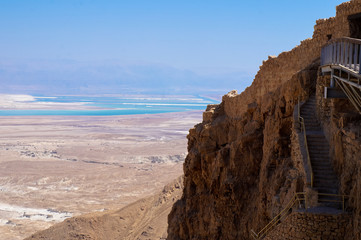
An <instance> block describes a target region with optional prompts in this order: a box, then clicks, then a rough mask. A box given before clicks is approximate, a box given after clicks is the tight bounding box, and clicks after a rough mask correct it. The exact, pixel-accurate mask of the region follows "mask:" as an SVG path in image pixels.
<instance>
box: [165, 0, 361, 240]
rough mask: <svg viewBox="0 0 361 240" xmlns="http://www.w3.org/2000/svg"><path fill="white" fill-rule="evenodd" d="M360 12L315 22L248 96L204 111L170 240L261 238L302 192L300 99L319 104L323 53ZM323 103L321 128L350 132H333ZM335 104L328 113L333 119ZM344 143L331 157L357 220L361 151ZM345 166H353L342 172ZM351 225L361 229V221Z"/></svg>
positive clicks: (353, 7)
mask: <svg viewBox="0 0 361 240" xmlns="http://www.w3.org/2000/svg"><path fill="white" fill-rule="evenodd" d="M360 12H361V1H359V0H357V1H351V2H347V3H344V4H341V5H340V6H338V7H337V15H336V17H334V18H331V19H328V20H319V21H317V24H316V26H315V31H314V35H313V38H312V39H308V40H305V41H303V42H301V44H300V46H297V47H296V48H294V49H293V50H291V51H289V52H285V53H282V54H280V55H279V56H278V57H276V58H273V57H269V59H268V60H267V61H265V62H264V63H263V65H262V66H261V67H260V70H259V72H258V73H257V75H256V77H255V80H254V82H253V84H252V85H251V86H250V87H249V88H247V89H246V90H245V91H244V92H243V93H241V94H237V93H236V92H235V91H232V92H230V93H228V94H227V95H225V96H224V97H223V99H222V102H221V104H219V105H213V106H209V107H208V108H207V110H206V111H205V112H204V115H203V122H202V123H200V124H198V125H196V126H195V127H194V128H193V129H191V130H190V133H189V135H188V156H187V158H186V161H185V163H184V174H185V176H184V185H185V187H184V191H183V196H182V198H181V200H179V201H178V202H177V203H176V204H175V205H174V206H173V210H172V212H171V214H170V215H169V217H168V223H169V227H168V239H250V230H251V229H254V230H259V229H260V228H261V227H263V226H264V225H265V224H266V223H267V222H268V221H269V220H270V219H272V218H273V217H274V216H275V215H276V214H277V213H278V212H279V211H280V210H281V209H282V208H283V207H284V206H285V204H286V203H287V202H288V201H289V200H290V199H291V197H293V195H294V193H295V192H296V191H303V189H304V186H305V182H306V176H305V171H304V169H303V165H302V163H301V162H300V160H299V158H298V157H295V155H297V154H294V153H295V152H296V151H297V148H299V146H296V145H295V144H294V141H292V139H293V136H292V125H293V112H294V107H295V105H296V104H297V102H298V98H300V100H301V101H302V100H307V98H308V97H309V96H310V95H312V94H315V92H316V89H317V96H318V99H320V96H321V93H319V91H321V90H320V89H321V88H320V86H319V85H317V86H316V83H317V81H321V80H320V79H319V80H317V78H318V77H317V73H318V67H319V57H320V53H321V47H322V45H323V44H325V43H326V42H327V41H328V38H329V36H331V37H332V38H337V37H343V36H349V32H350V28H349V25H348V20H347V17H348V16H349V15H351V14H355V13H360ZM322 101H328V100H319V101H318V108H319V112H320V114H319V115H320V120H321V121H322V123H324V127H325V128H326V127H327V126H331V125H332V126H333V128H334V129H339V130H338V132H342V131H344V132H345V129H344V128H343V129H341V128H339V127H340V126H339V125H337V124H335V122H337V120H336V119H337V118H338V115H337V114H335V115H334V116H333V117H332V118H331V121H329V120H327V121H325V119H326V118H327V117H325V116H324V115H322V114H323V113H322V111H323V110H324V108H323V107H322V106H324V105H327V104H326V103H324V102H322ZM339 101H340V100H339ZM336 103H337V101H336ZM336 103H335V104H336ZM329 104H330V103H329ZM335 104H333V103H332V104H331V105H332V106H329V108H330V109H331V110H329V112H332V111H333V110H332V109H334V108H335ZM343 104H344V105H347V106H348V107H347V108H344V109H349V111H351V112H352V111H354V110H352V109H351V108H349V103H348V102H343ZM336 105H337V104H336ZM327 122H329V123H327ZM350 122H352V121H350ZM350 124H351V123H350ZM359 126H360V125H358V129H359ZM346 128H347V127H346ZM348 128H349V127H348ZM331 132H333V130H331ZM329 135H330V134H329ZM331 135H332V134H331ZM339 135H340V134H338V135H336V136H335V135H332V136H329V139H330V144H335V146H336V147H334V150H333V151H331V152H332V153H333V154H334V155H335V156H337V157H339V156H340V155H342V156H343V157H342V158H337V159H338V160H335V161H334V162H335V167H336V168H337V169H338V175H339V177H340V181H341V192H342V193H345V194H351V195H352V196H351V197H350V198H351V199H353V200H351V202H352V204H353V206H354V207H356V206H357V207H356V209H359V210H354V212H355V214H356V215H357V214H359V215H360V212H361V207H358V206H359V205H360V206H361V198H360V197H361V196H360V197H358V195H359V194H360V191H358V189H359V188H357V189H355V188H354V187H353V188H350V187H349V186H348V183H350V182H352V184H354V185H355V186H357V187H358V186H359V184H358V183H359V182H361V167H360V166H361V163H358V162H360V161H357V160H359V159H356V160H355V159H353V160H352V161H351V160H349V159H351V158H355V155H354V154H355V153H356V152H357V151H359V150H357V149H359V148H358V147H357V144H358V143H357V142H353V143H352V144H350V141H349V140H347V139H348V138H347V137H345V136H344V135H342V134H341V135H342V136H341V137H340V136H339ZM346 135H347V134H346ZM346 138H347V139H346ZM331 139H332V140H331ZM354 140H355V139H354ZM337 146H338V147H337ZM345 151H346V152H347V153H345ZM356 158H360V155H358V157H356ZM341 159H342V160H341ZM347 161H349V162H352V163H353V165H350V166H348V164H350V163H347V164H346V165H345V162H347ZM356 162H357V163H356ZM354 165H357V166H358V168H356V171H358V172H353V173H352V176H351V177H350V174H351V173H350V172H345V171H344V170H345V169H350V168H352V167H353V166H354ZM357 169H359V170H357ZM356 199H357V200H356ZM359 199H360V200H359ZM356 215H355V216H356ZM354 219H355V220H354V222H355V223H354V224H355V226H356V224H359V225H357V226H358V227H359V226H360V222H361V221H358V220H357V219H358V218H357V217H355V218H354ZM358 229H359V228H358ZM355 234H356V233H355ZM350 239H351V238H350Z"/></svg>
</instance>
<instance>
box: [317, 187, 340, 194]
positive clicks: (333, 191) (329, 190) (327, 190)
mask: <svg viewBox="0 0 361 240" xmlns="http://www.w3.org/2000/svg"><path fill="white" fill-rule="evenodd" d="M314 188H315V189H316V190H318V192H319V193H326V194H327V193H330V194H337V193H338V190H337V189H336V188H327V187H314Z"/></svg>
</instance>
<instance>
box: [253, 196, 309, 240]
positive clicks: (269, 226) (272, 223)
mask: <svg viewBox="0 0 361 240" xmlns="http://www.w3.org/2000/svg"><path fill="white" fill-rule="evenodd" d="M299 195H301V197H299ZM302 200H304V201H305V202H306V193H305V192H299V193H296V194H295V195H294V196H293V198H292V199H291V200H290V201H289V203H288V204H287V205H286V207H285V208H284V209H283V210H282V211H281V212H280V213H279V214H278V215H277V216H276V217H274V218H273V219H272V220H271V221H270V222H269V223H268V224H267V225H266V226H265V227H264V228H262V229H261V231H259V232H258V233H255V231H253V230H251V235H252V237H253V238H254V239H256V240H257V239H262V238H263V237H264V236H265V235H266V234H267V233H268V232H269V231H270V230H272V229H273V227H274V226H276V224H278V223H279V222H280V221H281V220H282V219H283V218H285V217H286V216H288V213H289V211H290V209H291V208H293V206H294V205H295V204H296V202H299V204H300V203H301V201H302ZM305 205H306V204H305Z"/></svg>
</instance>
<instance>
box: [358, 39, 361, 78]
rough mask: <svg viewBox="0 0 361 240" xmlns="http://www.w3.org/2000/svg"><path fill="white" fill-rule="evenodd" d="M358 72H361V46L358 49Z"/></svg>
mask: <svg viewBox="0 0 361 240" xmlns="http://www.w3.org/2000/svg"><path fill="white" fill-rule="evenodd" d="M358 63H359V65H358V73H359V74H361V46H359V49H358Z"/></svg>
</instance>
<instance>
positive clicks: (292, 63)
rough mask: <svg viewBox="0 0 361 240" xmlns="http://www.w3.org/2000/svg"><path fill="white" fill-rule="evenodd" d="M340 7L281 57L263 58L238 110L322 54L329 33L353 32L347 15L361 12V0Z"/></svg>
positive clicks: (333, 34) (343, 33) (344, 34)
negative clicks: (306, 37)
mask: <svg viewBox="0 0 361 240" xmlns="http://www.w3.org/2000/svg"><path fill="white" fill-rule="evenodd" d="M336 9H337V11H336V16H335V17H332V18H329V19H320V20H317V21H316V25H315V27H314V33H313V36H312V38H310V39H306V40H304V41H301V43H300V45H299V46H296V47H295V48H294V49H292V50H290V51H288V52H283V53H281V54H280V55H279V56H277V57H272V56H269V57H268V59H267V60H265V61H263V63H262V66H260V69H259V71H258V73H257V75H256V76H255V79H254V81H253V84H252V85H251V86H250V87H248V88H247V89H246V91H244V92H243V93H242V94H240V95H239V100H237V101H243V102H245V103H246V104H244V105H243V106H242V107H241V108H240V109H238V110H237V112H238V113H242V112H245V111H246V110H247V103H252V102H257V103H258V104H262V99H263V97H264V96H265V95H266V94H267V93H269V92H273V91H275V90H276V89H277V88H278V87H280V86H281V85H282V84H283V83H285V82H286V81H288V80H289V79H290V78H291V77H292V76H293V75H294V74H295V73H296V72H298V71H299V70H300V69H303V68H305V67H306V66H307V65H309V64H310V63H311V62H312V61H314V60H315V59H317V58H319V57H320V53H321V48H322V46H323V45H324V44H326V43H327V41H328V36H329V35H331V36H332V38H340V37H349V36H350V27H349V22H348V19H347V18H348V16H349V15H352V14H356V13H361V0H353V1H350V2H345V3H343V4H341V5H339V6H337V8H336ZM229 113H230V116H234V115H236V112H233V111H229ZM238 116H240V114H238Z"/></svg>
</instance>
